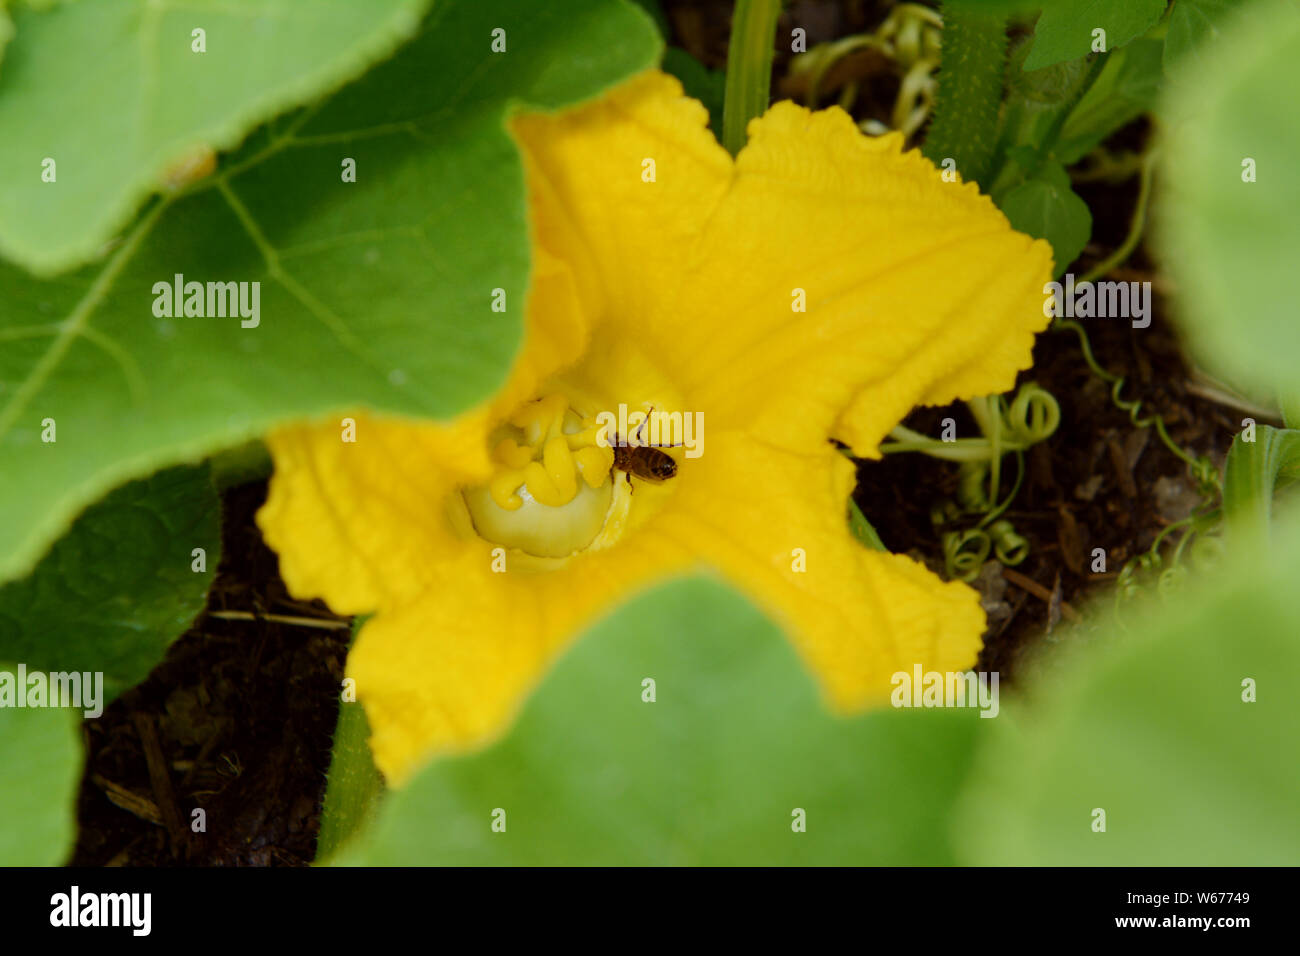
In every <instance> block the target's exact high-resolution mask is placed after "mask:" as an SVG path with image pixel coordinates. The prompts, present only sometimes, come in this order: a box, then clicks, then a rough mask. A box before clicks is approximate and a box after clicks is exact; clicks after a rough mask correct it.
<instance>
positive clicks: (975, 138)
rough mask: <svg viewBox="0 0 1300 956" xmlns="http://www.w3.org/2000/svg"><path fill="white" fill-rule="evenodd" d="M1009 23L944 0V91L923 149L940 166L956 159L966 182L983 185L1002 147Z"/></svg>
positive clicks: (941, 69)
mask: <svg viewBox="0 0 1300 956" xmlns="http://www.w3.org/2000/svg"><path fill="white" fill-rule="evenodd" d="M1006 26H1007V24H1006V17H1005V16H1003V15H999V14H996V13H990V12H988V11H986V10H982V9H980V8H979V7H977V6H976V5H974V4H971V3H969V0H963V2H957V0H944V4H943V33H942V43H943V47H942V50H941V53H940V60H939V74H938V78H939V92H938V95H937V96H936V97H935V104H934V120H933V121H932V122H931V124H930V131H929V132H928V133H927V134H926V138H925V146H924V147H923V152H924V153H925V156H926V158H927V159H929V160H930V162H932V163H934V164H935V165H936V166H938V165H942V163H943V161H944V160H945V159H952V160H953V161H954V162H955V163H956V164H957V172H958V174H959V175H960V176H961V178H962V181H964V182H968V183H969V182H977V183H979V184H980V185H981V186H984V185H986V183H985V182H984V178H985V176H987V174H988V172H989V164H990V162H991V161H992V159H993V153H994V150H995V149H996V148H997V130H998V107H999V105H1000V104H1001V102H1002V75H1003V69H1004V66H1005V64H1006V58H1007V30H1006Z"/></svg>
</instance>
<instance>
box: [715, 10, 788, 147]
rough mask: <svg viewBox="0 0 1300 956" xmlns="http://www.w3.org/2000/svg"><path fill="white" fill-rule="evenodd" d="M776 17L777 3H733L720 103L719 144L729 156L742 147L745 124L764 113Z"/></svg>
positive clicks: (770, 71) (768, 94)
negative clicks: (720, 142)
mask: <svg viewBox="0 0 1300 956" xmlns="http://www.w3.org/2000/svg"><path fill="white" fill-rule="evenodd" d="M780 15H781V0H736V6H735V9H734V11H733V12H732V17H731V44H730V46H728V47H727V88H726V96H725V98H724V100H723V104H722V145H723V146H725V147H726V148H727V152H729V153H731V155H733V156H735V155H736V154H737V153H738V152H740V150H741V147H743V146H744V145H745V139H746V135H747V134H746V132H745V130H746V127H748V126H749V121H750V120H752V119H754V118H755V117H757V116H762V115H763V113H764V112H766V111H767V104H768V99H769V97H770V95H771V87H772V52H773V48H774V45H775V38H776V20H777V17H779V16H780Z"/></svg>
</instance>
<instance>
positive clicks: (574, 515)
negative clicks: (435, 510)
mask: <svg viewBox="0 0 1300 956" xmlns="http://www.w3.org/2000/svg"><path fill="white" fill-rule="evenodd" d="M599 433H600V426H599V425H598V424H596V423H594V422H592V421H588V420H586V419H585V418H583V417H582V416H581V415H579V414H578V413H577V412H575V411H574V410H573V409H572V408H571V407H570V406H569V401H568V399H567V398H566V397H565V396H564V395H561V394H551V395H547V396H546V397H544V398H541V399H539V400H537V401H535V402H530V403H528V404H527V405H524V406H523V407H522V408H520V409H519V410H518V411H517V412H515V413H514V415H512V416H511V417H510V419H509V420H508V421H507V422H506V424H504V425H502V426H501V427H500V428H499V429H497V431H496V432H495V433H494V434H493V435H492V439H491V441H492V443H493V447H492V462H493V464H494V466H495V469H496V470H495V471H494V473H493V474H492V477H491V478H489V479H488V481H487V483H486V484H484V485H480V486H478V487H477V488H469V489H465V490H464V491H463V493H462V494H463V496H464V499H465V504H466V506H467V507H468V509H469V513H470V517H471V519H472V520H473V522H474V528H475V530H477V531H478V533H479V534H480V535H481V536H482V537H483V538H485V539H487V540H488V541H491V542H494V543H496V544H501V545H504V546H506V547H509V548H518V549H519V550H521V551H525V552H527V553H529V554H533V555H537V556H539V557H546V558H563V557H568V556H569V555H572V554H574V553H575V552H578V551H581V550H583V549H585V548H588V547H590V546H591V545H592V544H593V543H594V542H595V541H596V539H597V537H598V536H599V535H600V533H601V530H602V529H603V528H604V527H605V524H606V521H607V519H608V518H609V517H610V512H611V510H613V506H614V504H615V498H616V495H615V492H614V482H612V481H611V480H610V469H611V468H612V467H613V464H614V452H613V449H611V448H608V447H604V446H602V445H601V444H599V443H598V442H597V436H598V435H599ZM617 497H622V498H624V499H625V498H626V496H625V495H624V496H617Z"/></svg>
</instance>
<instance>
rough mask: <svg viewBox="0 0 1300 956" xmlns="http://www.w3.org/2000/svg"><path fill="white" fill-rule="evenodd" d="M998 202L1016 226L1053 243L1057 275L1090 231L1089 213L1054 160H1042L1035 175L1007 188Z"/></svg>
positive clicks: (1066, 265) (1085, 241) (1090, 217)
mask: <svg viewBox="0 0 1300 956" xmlns="http://www.w3.org/2000/svg"><path fill="white" fill-rule="evenodd" d="M998 205H999V206H1000V207H1001V208H1002V211H1003V212H1004V213H1006V216H1007V219H1009V220H1010V221H1011V225H1012V226H1014V227H1015V228H1016V229H1019V230H1020V231H1021V232H1023V233H1026V234H1027V235H1030V236H1035V237H1037V238H1039V239H1046V240H1047V241H1048V242H1050V243H1051V244H1052V257H1053V259H1054V260H1055V263H1056V265H1055V274H1056V275H1058V276H1059V275H1061V274H1062V273H1063V272H1065V270H1066V269H1067V268H1069V265H1070V263H1071V262H1073V261H1074V260H1075V259H1076V258H1077V257H1078V255H1079V253H1080V252H1082V251H1083V247H1084V246H1085V245H1087V243H1088V237H1089V236H1090V235H1092V213H1091V211H1089V209H1088V205H1087V203H1085V202H1084V201H1083V200H1082V199H1080V198H1079V196H1078V194H1076V193H1075V192H1074V190H1073V189H1071V188H1070V177H1069V174H1068V173H1066V171H1065V169H1064V167H1062V166H1061V164H1060V163H1057V162H1048V163H1045V164H1044V165H1043V166H1042V168H1041V170H1040V173H1039V175H1038V177H1036V178H1033V179H1029V180H1026V181H1025V182H1023V183H1021V184H1020V185H1019V186H1016V187H1015V188H1014V189H1012V190H1010V191H1009V192H1007V193H1006V194H1005V195H1004V196H1003V197H1002V198H1001V200H1000V201H999V203H998Z"/></svg>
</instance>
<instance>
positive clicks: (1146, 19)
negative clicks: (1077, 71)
mask: <svg viewBox="0 0 1300 956" xmlns="http://www.w3.org/2000/svg"><path fill="white" fill-rule="evenodd" d="M1166 6H1167V3H1166V0H1057V2H1054V3H1046V4H1044V5H1043V14H1042V16H1040V17H1039V18H1038V24H1037V26H1035V28H1034V46H1033V49H1032V50H1030V51H1029V58H1028V59H1027V60H1025V69H1026V70H1038V69H1041V68H1043V67H1045V66H1051V65H1052V64H1053V63H1060V62H1061V61H1062V60H1073V59H1075V58H1077V57H1081V56H1087V55H1088V53H1090V52H1092V50H1093V44H1094V42H1096V41H1097V40H1099V39H1100V36H1096V37H1095V36H1094V33H1093V31H1094V30H1099V29H1100V30H1104V31H1105V51H1106V52H1109V51H1111V50H1116V49H1119V48H1120V47H1122V46H1123V45H1124V44H1125V43H1128V42H1129V41H1130V40H1132V39H1133V38H1134V37H1137V36H1140V35H1141V34H1143V33H1145V32H1146V31H1147V30H1149V29H1150V28H1151V27H1153V26H1155V24H1156V21H1158V20H1159V19H1160V16H1161V14H1163V13H1164V12H1165V7H1166Z"/></svg>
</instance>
